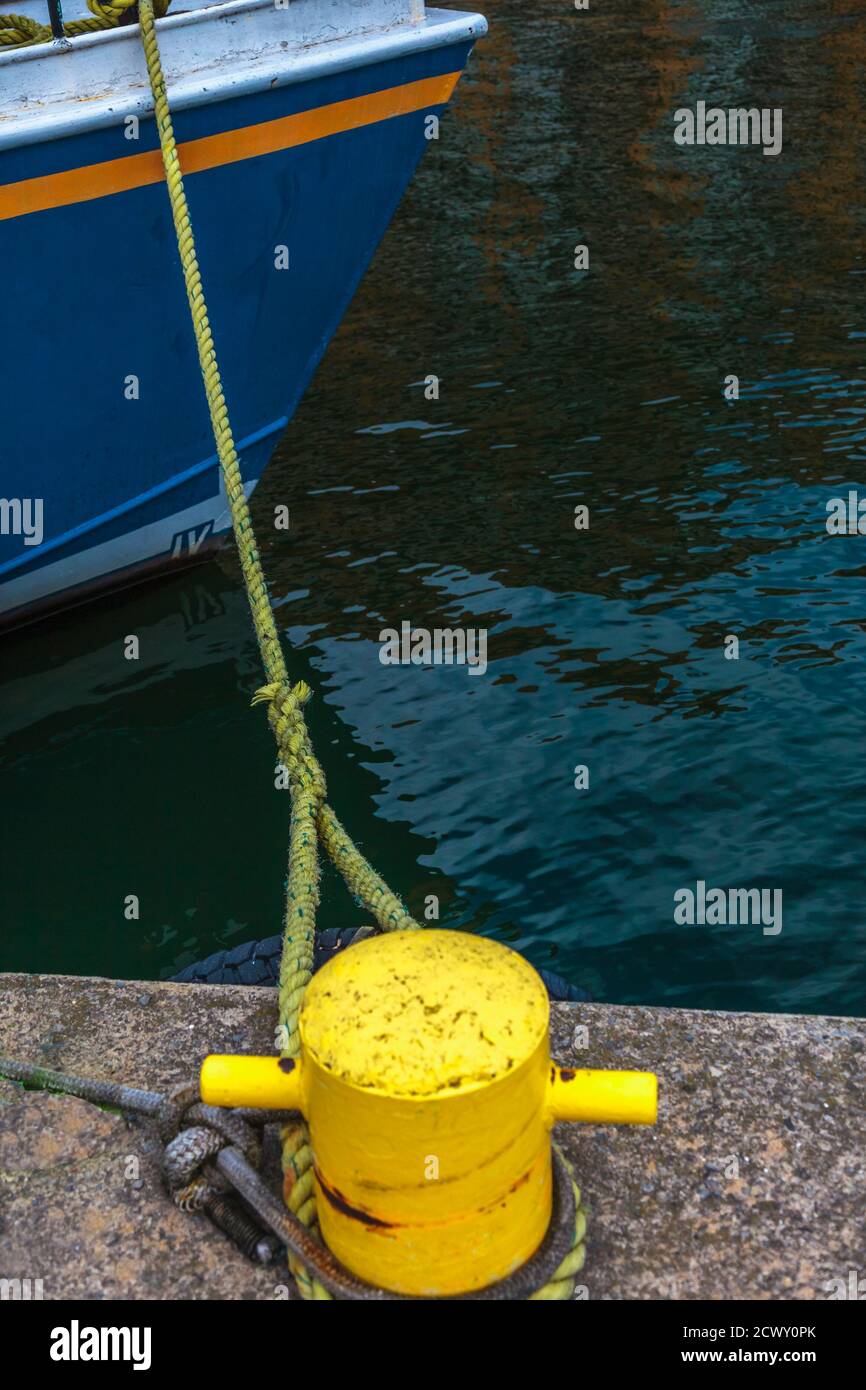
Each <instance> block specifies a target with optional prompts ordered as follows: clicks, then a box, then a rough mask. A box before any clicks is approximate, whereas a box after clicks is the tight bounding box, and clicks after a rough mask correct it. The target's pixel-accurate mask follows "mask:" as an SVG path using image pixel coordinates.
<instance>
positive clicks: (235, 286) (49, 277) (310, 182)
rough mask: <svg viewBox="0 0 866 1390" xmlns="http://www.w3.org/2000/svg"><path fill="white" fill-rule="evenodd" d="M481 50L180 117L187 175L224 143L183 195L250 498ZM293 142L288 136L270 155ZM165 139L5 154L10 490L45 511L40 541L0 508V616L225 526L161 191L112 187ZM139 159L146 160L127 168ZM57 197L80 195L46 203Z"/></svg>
mask: <svg viewBox="0 0 866 1390" xmlns="http://www.w3.org/2000/svg"><path fill="white" fill-rule="evenodd" d="M470 48H471V43H465V42H464V43H459V44H452V45H449V46H446V47H440V48H437V49H433V50H432V51H420V52H409V53H407V54H406V55H405V56H403V57H398V58H395V59H391V60H389V61H385V62H379V63H374V64H370V65H366V66H362V67H356V68H352V69H349V70H343V71H334V72H332V73H326V74H324V75H322V76H319V77H318V78H316V79H314V80H310V81H304V82H300V83H294V84H292V85H288V86H284V87H282V88H279V89H277V90H268V91H262V92H258V93H253V94H248V95H242V96H240V97H236V98H233V99H231V100H225V101H219V102H215V103H210V104H207V105H202V106H199V107H195V108H191V109H185V110H182V111H180V112H178V113H177V114H176V118H175V132H176V136H177V139H178V143H179V146H180V149H181V162H182V164H183V165H184V167H185V169H186V167H187V164H186V159H185V151H187V152H188V158H189V162H190V164H191V165H192V167H193V168H195V167H196V164H197V162H198V163H201V162H204V163H207V161H208V160H209V159H210V160H215V159H220V152H221V151H222V152H226V151H227V152H228V157H227V158H226V160H225V161H224V162H222V161H221V162H218V163H216V164H215V165H214V166H213V167H205V168H201V169H200V170H199V171H198V172H192V173H185V185H186V189H187V195H188V199H189V205H190V211H191V215H192V220H193V226H194V230H195V235H196V242H197V249H198V256H199V262H200V265H201V269H202V275H203V280H204V284H205V289H206V294H207V299H208V306H209V311H210V319H211V324H212V327H213V332H214V338H215V342H216V347H217V352H218V355H219V361H220V366H221V371H222V377H223V384H224V388H225V392H226V398H227V400H228V402H229V408H230V411H231V415H232V423H233V427H234V432H235V437H236V440H237V441H238V444H239V452H240V454H241V459H242V467H243V472H244V478H245V482H246V484H247V487H248V489H249V490H252V488H253V487H254V486H255V484H256V482H257V480H258V479H259V477H260V476H261V473H262V471H263V469H264V467H265V465H266V463H267V460H268V458H269V456H270V454H271V452H272V450H273V448H274V446H275V443H276V441H277V439H278V437H279V435H280V434H281V433H282V431H283V430H284V429H285V427H286V425H287V423H288V421H289V420H290V419H291V416H292V413H293V411H294V409H295V407H296V405H297V404H298V401H299V400H300V398H301V395H302V394H303V392H304V390H305V388H306V386H307V384H308V382H309V380H310V378H311V376H312V374H313V372H314V371H315V369H316V366H317V364H318V362H319V361H320V359H321V357H322V355H323V353H324V351H325V348H326V346H327V344H328V341H329V339H330V338H331V335H332V334H333V333H334V331H335V329H336V328H337V326H338V324H339V322H340V319H341V318H342V315H343V314H344V312H345V310H346V307H347V305H348V303H349V301H350V299H351V297H352V295H353V293H354V291H355V289H356V287H357V285H358V282H359V280H360V278H361V276H362V275H363V272H364V270H365V268H366V267H367V265H368V263H369V261H370V258H371V257H372V255H373V252H374V250H375V248H376V246H377V244H378V242H379V240H380V238H381V237H382V234H383V232H384V231H385V229H386V227H387V225H388V222H389V220H390V218H391V216H392V214H393V212H394V210H395V208H396V206H397V203H398V201H399V199H400V197H401V195H402V193H403V191H404V189H405V187H406V184H407V182H408V181H409V179H410V177H411V175H412V172H413V170H414V168H415V166H416V164H417V162H418V160H419V158H420V156H421V154H422V152H423V151H424V149H425V148H426V146H427V144H428V140H427V138H426V137H427V132H428V130H429V117H430V116H431V115H437V114H439V113H441V109H442V106H443V104H444V101H445V100H446V99H447V93H448V91H449V90H450V87H451V86H453V82H454V81H456V78H457V75H458V74H459V71H460V69H461V68H462V67H463V65H464V64H465V61H466V58H467V56H468V53H469V50H470ZM431 98H435V99H433V100H431ZM392 112H395V113H396V114H390V113H392ZM383 113H384V114H383ZM292 118H298V119H297V120H293V119H292ZM284 138H285V139H289V140H290V142H291V143H290V144H289V145H288V146H287V147H286V148H277V149H273V148H270V146H272V145H273V144H274V142H275V141H276V142H279V141H281V140H283V139H284ZM263 147H264V148H265V149H266V152H265V153H255V151H256V150H258V149H261V148H263ZM156 151H158V141H157V136H156V131H155V127H154V123H153V121H152V120H149V119H142V121H141V124H140V129H139V133H138V139H137V141H135V142H134V143H132V142H130V141H128V140H126V139H125V137H124V130H123V127H120V126H117V125H114V126H105V127H103V128H100V129H95V130H91V131H89V132H87V133H86V134H84V135H81V136H73V137H70V138H66V139H55V140H50V141H45V142H42V143H39V144H25V145H22V146H19V147H17V148H11V149H6V150H4V151H2V152H0V196H2V194H3V193H4V192H5V195H6V202H5V204H3V203H2V202H0V212H2V210H3V208H4V206H5V215H3V216H2V220H0V256H2V260H3V264H4V265H5V266H7V267H13V266H14V267H15V271H16V273H15V276H14V279H10V277H9V276H8V275H7V277H6V281H5V286H4V296H3V307H2V317H3V319H4V320H5V323H4V332H3V338H4V341H5V342H7V343H11V344H12V345H13V349H12V351H11V352H8V353H7V354H6V357H5V363H4V391H5V396H6V401H7V403H8V408H7V411H6V412H5V424H4V435H5V437H4V439H3V455H4V458H3V466H2V486H0V493H2V495H3V498H4V499H6V500H7V501H8V500H9V499H21V500H22V501H24V500H27V499H29V500H30V501H31V503H32V502H33V501H34V499H39V500H41V503H42V535H41V537H40V538H39V540H38V542H37V543H29V542H30V541H32V540H33V538H34V537H33V535H31V536H30V537H27V536H24V535H22V534H20V533H19V534H14V533H13V531H14V526H13V523H14V520H15V513H14V511H12V510H10V509H9V508H8V507H7V510H6V512H5V514H4V515H5V519H6V525H5V526H4V528H3V529H4V530H6V531H7V532H8V534H3V535H0V622H5V623H7V624H8V623H9V622H16V621H22V620H27V619H30V618H32V617H33V616H34V615H35V614H37V613H44V612H46V611H50V610H52V609H56V608H59V607H61V606H64V605H66V604H68V603H71V602H76V601H79V600H80V599H81V598H82V597H84V596H88V595H90V594H92V593H94V592H96V591H99V590H103V589H106V588H109V587H114V586H117V585H119V584H122V583H125V582H129V580H130V579H131V578H133V577H136V576H138V575H141V574H144V573H149V572H152V571H154V570H159V569H161V568H163V567H167V566H172V565H178V564H180V563H183V562H188V561H190V560H191V559H194V558H197V557H199V556H201V555H202V554H204V553H205V552H206V550H207V549H208V548H209V547H210V546H212V545H213V544H214V542H215V541H216V540H217V539H218V538H219V537H220V536H221V535H222V534H223V533H224V532H225V531H226V530H227V528H228V526H229V517H228V512H227V508H226V502H225V498H224V496H223V494H222V491H221V487H220V480H219V471H218V466H217V461H216V457H215V453H214V444H213V437H212V434H211V428H210V422H209V418H208V413H207V409H206V405H205V401H204V397H203V392H202V386H201V379H200V374H199V366H198V360H197V355H196V346H195V340H194V337H193V333H192V328H191V324H190V320H189V312H188V309H187V304H186V298H185V294H184V288H183V281H182V276H181V271H180V265H179V259H178V254H177V249H176V246H175V237H174V231H173V227H172V221H171V212H170V208H169V203H168V198H167V194H166V189H165V186H164V183H163V182H161V181H154V182H148V183H145V184H144V185H143V186H133V187H125V188H121V189H120V190H119V191H116V192H109V193H107V194H105V193H103V192H102V191H101V190H103V189H104V188H105V186H106V179H108V180H109V183H110V181H111V180H112V179H113V180H115V182H118V181H119V182H120V183H121V184H123V183H124V182H126V183H129V182H130V181H132V182H133V183H134V182H135V180H136V179H139V178H140V177H142V175H141V174H140V172H139V171H140V170H141V169H145V170H148V169H151V168H152V160H151V162H150V163H149V162H148V160H147V158H146V157H147V156H148V155H153V154H154V153H155V152H156ZM250 151H252V153H250ZM142 156H145V158H142ZM127 159H137V160H138V163H137V164H135V165H130V166H128V168H127V167H125V165H124V164H119V163H118V161H119V160H120V161H125V160H127ZM58 175H59V176H62V175H69V176H70V178H69V179H66V180H64V179H63V178H62V177H60V178H58V177H57V176H58ZM147 177H150V175H149V174H148V175H147ZM70 188H71V190H72V195H70ZM16 189H17V190H19V195H18V196H19V197H20V201H19V203H18V204H16V203H14V202H10V197H11V196H12V195H13V194H14V193H15V190H16ZM79 195H80V196H79ZM70 196H72V197H73V199H74V200H73V201H69V198H70ZM58 198H59V199H61V200H62V199H66V200H67V201H65V202H64V201H61V203H60V205H58V206H45V204H46V202H48V203H50V202H51V201H52V200H55V201H56V200H57V199H58ZM10 210H11V211H10ZM286 261H288V266H287V267H286ZM16 343H17V344H18V348H17V349H16V347H15V344H16ZM28 348H29V349H30V350H27V349H28ZM310 462H311V461H309V460H306V461H304V466H305V467H307V468H309V467H310ZM25 515H26V513H25ZM30 515H31V517H32V516H33V511H32V507H31V512H30ZM34 535H35V528H34Z"/></svg>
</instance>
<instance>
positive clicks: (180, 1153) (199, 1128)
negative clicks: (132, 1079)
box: [156, 1085, 261, 1211]
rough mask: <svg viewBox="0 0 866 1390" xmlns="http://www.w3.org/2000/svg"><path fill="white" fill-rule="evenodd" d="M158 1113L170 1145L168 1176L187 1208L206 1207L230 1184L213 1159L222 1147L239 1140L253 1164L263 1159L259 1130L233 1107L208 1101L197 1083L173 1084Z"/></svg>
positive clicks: (162, 1135) (165, 1162)
mask: <svg viewBox="0 0 866 1390" xmlns="http://www.w3.org/2000/svg"><path fill="white" fill-rule="evenodd" d="M156 1118H157V1129H158V1130H159V1135H160V1138H161V1139H162V1142H163V1143H164V1145H165V1153H164V1155H163V1170H164V1172H165V1177H166V1182H167V1183H168V1187H169V1190H170V1192H171V1195H172V1197H173V1198H174V1201H175V1203H176V1205H177V1206H179V1207H180V1208H181V1210H182V1211H200V1210H201V1209H202V1208H203V1207H206V1206H207V1205H208V1203H209V1202H210V1200H211V1199H212V1198H213V1197H214V1195H215V1194H217V1193H221V1192H225V1191H227V1190H228V1187H229V1184H228V1183H227V1182H226V1181H225V1179H224V1178H223V1177H222V1176H221V1174H220V1173H218V1172H217V1170H216V1169H215V1168H214V1166H213V1163H212V1160H213V1159H214V1158H215V1157H216V1155H217V1154H218V1153H219V1151H220V1149H224V1148H226V1147H227V1146H228V1145H234V1146H235V1147H236V1148H238V1149H240V1150H241V1152H242V1153H243V1155H244V1157H245V1158H246V1160H247V1162H248V1163H249V1164H250V1165H251V1166H252V1167H253V1168H258V1166H259V1164H260V1162H261V1144H260V1142H259V1138H258V1135H257V1134H256V1132H255V1130H254V1129H253V1128H252V1127H251V1126H250V1125H248V1124H247V1122H246V1121H245V1120H243V1119H242V1118H241V1117H240V1115H235V1114H233V1113H232V1111H230V1110H222V1109H219V1108H218V1107H216V1106H213V1105H204V1104H203V1103H202V1101H201V1098H200V1095H199V1090H198V1087H197V1086H195V1085H189V1086H187V1085H183V1086H175V1087H173V1088H172V1090H171V1091H169V1092H168V1094H167V1095H166V1097H165V1098H164V1100H163V1102H162V1105H161V1106H160V1108H159V1111H158V1113H157V1117H156Z"/></svg>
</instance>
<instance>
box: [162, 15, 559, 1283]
mask: <svg viewBox="0 0 866 1390" xmlns="http://www.w3.org/2000/svg"><path fill="white" fill-rule="evenodd" d="M138 8H139V17H140V21H141V37H142V42H143V44H144V52H145V57H146V59H147V71H148V76H149V78H150V89H151V92H152V93H153V103H154V111H155V114H156V124H157V130H158V132H159V143H160V148H161V150H162V159H163V165H164V167H165V177H166V183H167V185H168V193H169V198H170V200H171V211H172V216H173V218H174V228H175V233H176V235H177V246H178V251H179V253H180V259H181V265H182V267H183V275H184V281H185V283H186V293H187V298H188V300H189V308H190V313H191V315H192V324H193V329H194V331H195V338H196V344H197V347H198V357H199V363H200V366H201V374H202V380H203V382H204V389H205V395H206V396H207V403H208V409H209V411H210V417H211V424H212V426H213V433H214V439H215V441H216V449H217V455H218V457H219V462H220V467H221V469H222V476H223V482H224V485H225V490H226V495H227V497H228V500H229V506H230V508H231V516H232V526H233V528H234V534H235V540H236V542H237V547H238V553H239V555H240V561H241V567H242V569H243V576H244V583H245V585H246V590H247V597H248V598H249V602H250V608H251V610H252V615H253V625H254V627H255V630H256V637H257V638H258V643H259V650H260V651H261V656H262V663H263V665H264V668H265V672H266V674H267V679H268V683H267V684H266V685H264V686H262V688H261V689H260V690H258V691H257V692H256V694H255V696H254V698H253V704H259V703H265V702H266V703H267V707H268V721H269V723H270V726H271V728H272V730H273V732H274V737H275V739H276V743H277V750H278V753H279V757H280V761H281V763H282V764H283V765H284V766H285V768H286V770H287V773H288V778H289V791H290V796H291V830H290V835H289V867H288V880H287V884H286V890H287V891H286V914H285V928H284V936H283V954H282V961H281V965H280V983H279V1019H280V1024H281V1037H282V1049H281V1050H282V1054H283V1056H285V1057H297V1056H298V1055H299V1052H300V1038H299V1033H298V1016H299V1014H300V1008H301V1000H302V998H303V994H304V988H305V986H306V984H307V982H308V980H309V979H310V977H311V974H312V968H313V938H314V935H315V925H316V908H317V907H318V903H319V854H318V845H319V843H321V845H322V847H323V848H324V849H325V850H326V851H327V853H328V854H329V855H330V857H331V859H332V861H333V863H334V864H335V865H336V867H337V868H338V869H339V870H340V873H341V874H342V875H343V878H344V879H345V881H346V886H347V887H348V889H349V891H350V892H351V893H352V894H354V895H355V897H356V898H357V899H358V900H360V902H361V903H362V904H363V905H364V906H365V907H366V908H367V909H368V910H369V911H370V912H372V914H373V916H374V917H375V919H376V921H377V922H378V924H379V926H380V927H381V929H382V930H383V931H406V930H410V929H417V928H418V925H419V924H418V923H417V922H416V921H414V919H413V918H412V917H410V916H409V914H408V912H407V911H406V908H405V907H404V906H403V904H402V903H401V901H400V899H399V898H397V897H396V896H395V895H394V894H393V893H392V892H391V890H390V889H389V888H388V886H387V885H386V884H385V883H384V882H383V880H382V879H381V878H380V877H379V875H378V874H377V873H376V871H375V869H373V868H372V867H371V866H370V864H368V863H367V860H366V859H365V858H364V856H363V855H362V854H361V852H360V851H359V850H358V848H357V846H356V845H355V844H354V843H353V842H352V840H351V839H350V837H349V835H348V834H347V833H346V831H345V830H344V829H343V827H342V825H341V824H340V822H339V821H338V819H337V817H336V816H335V815H334V812H333V811H332V810H331V808H330V806H328V805H327V802H326V796H327V789H326V786H325V777H324V773H323V772H322V768H321V766H320V764H319V761H318V759H317V758H316V755H315V753H314V752H313V749H312V745H311V743H310V736H309V733H308V731H307V726H306V723H305V720H304V714H303V707H304V705H305V704H306V702H307V700H308V699H309V698H310V689H309V686H307V685H306V684H305V683H304V682H303V681H298V683H297V684H296V685H292V684H291V682H290V681H289V677H288V672H287V670H286V664H285V660H284V658H283V651H282V647H281V645H280V639H279V635H278V633H277V627H276V623H275V621H274V614H273V610H272V608H271V604H270V600H269V598H268V593H267V588H266V585H265V578H264V574H263V572H262V565H261V560H260V558H259V553H258V549H257V547H256V541H255V536H254V534H253V527H252V521H251V519H250V513H249V507H248V505H247V500H246V495H245V493H244V485H243V479H242V477H241V470H240V464H239V462H238V456H237V450H236V449H235V444H234V439H233V437H232V430H231V425H230V423H229V415H228V408H227V406H226V402H225V397H224V395H223V389H222V384H221V381H220V373H219V367H218V365H217V359H216V351H215V349H214V342H213V335H212V333H211V329H210V324H209V322H208V316H207V307H206V305H205V299H204V291H203V289H202V283H201V274H200V272H199V268H198V261H197V259H196V253H195V243H194V241H193V234H192V226H191V224H190V218H189V209H188V207H187V201H186V194H185V192H184V187H183V178H182V174H181V167H180V161H179V159H178V153H177V145H176V144H175V139H174V131H173V129H172V121H171V111H170V109H169V104H168V97H167V95H166V90H165V79H164V77H163V72H162V63H161V61H160V56H159V46H158V43H157V36H156V23H155V20H154V0H139V7H138ZM312 1165H313V1155H312V1151H311V1149H310V1142H309V1134H308V1131H307V1127H306V1125H305V1124H303V1123H302V1124H298V1125H295V1126H291V1127H287V1128H286V1129H284V1130H283V1171H284V1174H285V1187H286V1201H287V1203H288V1206H289V1208H290V1210H291V1211H292V1212H294V1214H295V1215H296V1216H297V1217H298V1218H299V1219H300V1220H301V1221H302V1222H303V1223H304V1225H306V1226H308V1227H310V1228H313V1229H315V1226H316V1205H315V1198H314V1195H313V1169H312ZM585 1225H586V1223H585V1218H584V1215H583V1213H582V1211H581V1210H580V1207H579V1204H578V1213H577V1228H576V1230H575V1244H574V1248H573V1249H572V1251H571V1253H570V1254H569V1255H568V1256H567V1257H566V1259H565V1260H564V1261H563V1263H562V1265H561V1266H560V1268H559V1269H558V1270H557V1272H556V1275H555V1277H554V1279H553V1280H552V1281H551V1282H550V1283H549V1284H547V1285H546V1286H545V1288H543V1289H541V1290H539V1291H538V1293H536V1294H535V1295H533V1297H534V1298H542V1299H567V1298H570V1297H571V1295H572V1293H573V1288H574V1284H573V1280H574V1276H575V1275H576V1273H577V1272H578V1270H579V1268H580V1266H581V1264H582V1263H583V1233H584V1230H585ZM292 1273H293V1275H294V1277H295V1280H296V1282H297V1284H298V1288H299V1290H300V1292H301V1294H302V1296H303V1297H304V1298H307V1299H329V1298H330V1294H328V1293H327V1292H326V1290H325V1289H324V1288H323V1287H322V1286H321V1284H319V1283H318V1281H317V1280H315V1279H314V1278H312V1277H311V1276H310V1275H309V1274H308V1272H307V1271H306V1269H304V1268H303V1266H301V1265H300V1264H298V1263H297V1262H292Z"/></svg>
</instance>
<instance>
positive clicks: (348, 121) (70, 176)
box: [0, 72, 460, 221]
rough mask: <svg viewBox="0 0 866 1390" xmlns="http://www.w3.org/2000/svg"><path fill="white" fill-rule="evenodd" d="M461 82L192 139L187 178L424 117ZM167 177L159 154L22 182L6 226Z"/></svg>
mask: <svg viewBox="0 0 866 1390" xmlns="http://www.w3.org/2000/svg"><path fill="white" fill-rule="evenodd" d="M459 76H460V74H459V72H449V73H445V75H444V76H442V77H424V78H421V80H420V81H418V82H406V83H404V85H403V86H402V87H388V88H386V89H385V91H382V92H371V93H370V94H369V96H363V97H350V98H349V99H348V100H346V101H335V102H333V103H332V104H331V105H330V106H317V107H315V108H314V110H312V111H299V112H298V113H297V115H294V116H281V117H279V119H277V120H275V121H264V122H263V123H262V124H260V125H248V126H243V127H242V128H241V129H240V130H227V131H225V132H224V133H223V134H221V135H205V136H203V137H202V138H201V139H200V140H187V142H186V143H185V144H183V145H178V151H179V153H180V164H181V168H182V170H183V172H184V174H185V175H186V174H198V173H201V172H202V170H204V169H216V168H219V166H220V165H222V164H236V163H237V162H238V161H239V160H242V159H254V158H255V157H256V155H260V154H274V153H275V151H276V150H288V149H291V148H292V146H293V145H308V144H310V142H311V141H313V140H324V139H325V138H326V137H327V136H328V135H339V134H340V133H341V132H342V131H345V130H358V129H360V127H361V126H365V125H374V124H375V123H376V122H377V121H386V120H388V119H389V117H391V116H405V115H407V114H408V113H409V112H410V111H423V110H424V108H425V107H429V106H438V105H440V104H443V103H444V102H446V101H447V100H448V98H449V97H450V95H451V93H452V92H453V90H454V87H455V85H456V83H457V79H458V77H459ZM163 178H164V174H163V168H162V155H161V154H160V152H159V150H148V151H146V152H145V153H143V154H131V155H127V156H126V157H125V158H124V159H109V160H106V161H105V162H104V163H102V164H88V165H85V166H84V167H83V168H81V169H70V170H68V171H67V172H65V173H62V174H43V175H42V176H41V177H40V178H37V179H22V180H21V181H20V182H19V183H7V184H4V185H3V186H2V187H0V221H2V220H4V219H6V218H9V217H23V216H24V215H25V214H26V213H28V212H44V211H45V209H47V208H62V207H67V206H68V205H69V204H70V203H86V202H89V201H90V200H91V199H92V198H106V197H108V196H109V194H111V193H124V192H126V190H127V189H130V188H144V187H145V186H146V185H147V184H151V183H161V182H162V181H163Z"/></svg>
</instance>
